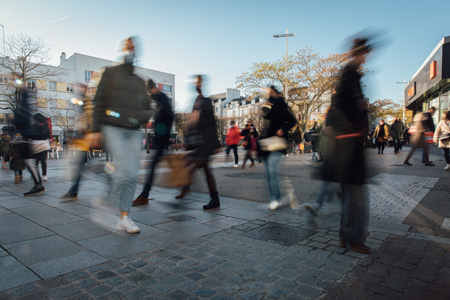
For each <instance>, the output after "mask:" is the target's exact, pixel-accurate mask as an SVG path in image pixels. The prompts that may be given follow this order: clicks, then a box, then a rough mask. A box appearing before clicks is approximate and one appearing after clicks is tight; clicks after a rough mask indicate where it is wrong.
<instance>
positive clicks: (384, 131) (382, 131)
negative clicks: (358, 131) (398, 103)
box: [372, 120, 389, 154]
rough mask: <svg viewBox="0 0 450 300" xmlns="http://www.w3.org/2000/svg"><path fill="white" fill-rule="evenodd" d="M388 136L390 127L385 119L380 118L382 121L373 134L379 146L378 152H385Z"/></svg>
mask: <svg viewBox="0 0 450 300" xmlns="http://www.w3.org/2000/svg"><path fill="white" fill-rule="evenodd" d="M388 137H389V128H388V127H387V125H386V124H385V123H384V120H380V123H379V124H378V126H377V127H376V128H375V132H374V133H373V136H372V138H374V139H375V144H376V145H377V148H378V154H380V151H381V154H383V152H384V147H385V145H386V142H387V140H388Z"/></svg>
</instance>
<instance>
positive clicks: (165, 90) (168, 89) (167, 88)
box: [162, 84, 172, 93]
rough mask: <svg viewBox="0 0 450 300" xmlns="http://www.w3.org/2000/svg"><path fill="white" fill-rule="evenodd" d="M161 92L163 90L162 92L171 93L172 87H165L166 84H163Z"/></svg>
mask: <svg viewBox="0 0 450 300" xmlns="http://www.w3.org/2000/svg"><path fill="white" fill-rule="evenodd" d="M162 90H163V91H164V92H169V93H172V86H171V85H167V84H163V88H162Z"/></svg>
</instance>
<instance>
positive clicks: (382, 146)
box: [381, 143, 386, 154]
mask: <svg viewBox="0 0 450 300" xmlns="http://www.w3.org/2000/svg"><path fill="white" fill-rule="evenodd" d="M385 145H386V143H381V154H383V152H384V147H385Z"/></svg>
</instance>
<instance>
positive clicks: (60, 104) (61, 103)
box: [56, 99, 69, 109]
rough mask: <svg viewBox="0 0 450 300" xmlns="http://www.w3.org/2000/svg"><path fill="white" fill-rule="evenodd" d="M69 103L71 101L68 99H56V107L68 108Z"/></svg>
mask: <svg viewBox="0 0 450 300" xmlns="http://www.w3.org/2000/svg"><path fill="white" fill-rule="evenodd" d="M68 103H69V101H67V100H60V99H58V100H56V108H59V109H67V108H68V107H67V105H68Z"/></svg>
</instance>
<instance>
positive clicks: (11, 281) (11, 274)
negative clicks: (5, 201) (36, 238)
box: [0, 216, 39, 291]
mask: <svg viewBox="0 0 450 300" xmlns="http://www.w3.org/2000/svg"><path fill="white" fill-rule="evenodd" d="M2 217H3V216H2ZM0 266H1V272H0V291H6V290H9V289H11V288H14V287H18V286H21V285H24V284H27V283H30V282H33V281H36V280H39V277H37V276H36V275H35V274H34V273H33V272H31V271H30V270H29V269H27V268H26V267H25V266H24V265H22V264H21V263H20V262H18V261H17V260H16V259H14V258H13V257H12V256H4V257H0Z"/></svg>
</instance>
